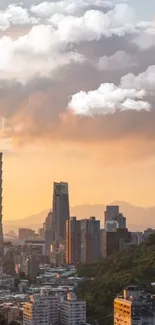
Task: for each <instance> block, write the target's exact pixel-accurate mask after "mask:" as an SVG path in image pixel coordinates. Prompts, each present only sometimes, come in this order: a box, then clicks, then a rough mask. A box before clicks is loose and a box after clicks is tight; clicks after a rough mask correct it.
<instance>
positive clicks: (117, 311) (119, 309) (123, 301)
mask: <svg viewBox="0 0 155 325" xmlns="http://www.w3.org/2000/svg"><path fill="white" fill-rule="evenodd" d="M144 324H145V325H154V324H155V299H154V298H152V297H151V295H149V294H144V293H143V292H142V291H141V290H140V289H139V288H138V287H136V286H129V287H127V289H125V290H124V293H123V295H122V296H119V297H117V298H116V299H115V300H114V325H144Z"/></svg>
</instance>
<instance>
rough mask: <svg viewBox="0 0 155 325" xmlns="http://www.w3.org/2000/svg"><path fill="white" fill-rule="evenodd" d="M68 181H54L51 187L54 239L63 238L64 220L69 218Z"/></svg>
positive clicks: (64, 234) (64, 232) (64, 230)
mask: <svg viewBox="0 0 155 325" xmlns="http://www.w3.org/2000/svg"><path fill="white" fill-rule="evenodd" d="M69 217H70V212H69V193H68V183H64V182H60V183H54V188H53V229H54V241H59V239H60V238H61V239H63V240H65V236H66V221H67V220H69Z"/></svg>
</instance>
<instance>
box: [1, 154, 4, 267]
mask: <svg viewBox="0 0 155 325" xmlns="http://www.w3.org/2000/svg"><path fill="white" fill-rule="evenodd" d="M2 157H3V154H2V153H0V268H1V269H2V266H3V256H4V242H3V224H2V200H3V197H2V189H3V188H2V173H3V170H2V167H3V162H2Z"/></svg>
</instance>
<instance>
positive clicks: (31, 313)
mask: <svg viewBox="0 0 155 325" xmlns="http://www.w3.org/2000/svg"><path fill="white" fill-rule="evenodd" d="M58 322H59V298H58V296H57V295H56V294H53V293H52V292H51V290H50V289H49V288H46V287H44V288H42V289H41V291H40V294H33V295H32V296H30V301H29V302H26V303H25V305H24V311H23V325H58Z"/></svg>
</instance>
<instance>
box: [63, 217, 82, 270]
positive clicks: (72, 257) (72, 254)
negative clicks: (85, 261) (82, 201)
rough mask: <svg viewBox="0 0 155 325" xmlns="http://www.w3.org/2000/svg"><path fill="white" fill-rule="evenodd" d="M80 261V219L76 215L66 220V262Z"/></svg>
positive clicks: (75, 262)
mask: <svg viewBox="0 0 155 325" xmlns="http://www.w3.org/2000/svg"><path fill="white" fill-rule="evenodd" d="M80 262H81V221H80V220H76V217H72V218H70V220H67V221H66V263H67V264H77V263H80Z"/></svg>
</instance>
